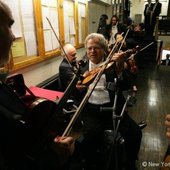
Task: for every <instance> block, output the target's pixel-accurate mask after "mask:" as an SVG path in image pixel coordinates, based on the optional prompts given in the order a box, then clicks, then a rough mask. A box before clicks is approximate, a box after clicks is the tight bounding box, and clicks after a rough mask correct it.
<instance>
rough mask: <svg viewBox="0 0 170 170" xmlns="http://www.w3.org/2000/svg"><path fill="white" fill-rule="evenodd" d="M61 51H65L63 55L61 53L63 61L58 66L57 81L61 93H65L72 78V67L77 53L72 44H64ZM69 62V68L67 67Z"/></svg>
mask: <svg viewBox="0 0 170 170" xmlns="http://www.w3.org/2000/svg"><path fill="white" fill-rule="evenodd" d="M63 49H64V51H65V54H64V53H62V57H63V60H62V62H61V64H60V66H59V81H60V90H61V91H65V89H66V88H67V86H68V85H69V83H70V81H71V80H72V78H73V76H74V73H73V71H72V67H73V66H74V65H75V64H76V54H77V51H76V49H75V47H74V46H73V45H72V44H66V45H65V46H64V47H63ZM66 55H67V56H66ZM68 60H69V61H68ZM69 62H70V64H71V66H70V65H69Z"/></svg>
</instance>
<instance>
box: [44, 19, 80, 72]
mask: <svg viewBox="0 0 170 170" xmlns="http://www.w3.org/2000/svg"><path fill="white" fill-rule="evenodd" d="M46 19H47V21H48V23H49V25H50V27H51V29H52V31H53V33H54V35H55V37H56V39H57V41H58V43H59V44H60V48H61V50H62V52H63V53H64V55H65V56H66V59H67V61H68V63H69V66H70V67H71V68H72V67H73V66H72V65H71V63H70V61H69V58H68V56H67V54H66V52H65V50H64V48H63V45H62V44H61V42H60V39H59V38H58V36H57V34H56V32H55V30H54V27H53V26H52V24H51V22H50V20H49V18H48V17H46ZM76 69H77V67H76ZM72 71H73V72H74V73H75V70H74V69H72ZM75 74H76V73H75Z"/></svg>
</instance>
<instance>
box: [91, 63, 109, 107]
mask: <svg viewBox="0 0 170 170" xmlns="http://www.w3.org/2000/svg"><path fill="white" fill-rule="evenodd" d="M101 63H102V62H101ZM101 63H99V64H94V63H92V62H91V61H90V62H89V71H90V70H92V69H93V68H95V67H97V66H99V65H100V64H101ZM92 86H93V83H92V84H91V85H90V86H89V88H92ZM88 102H89V103H91V104H96V105H102V104H106V103H109V102H110V97H109V92H108V91H107V89H106V76H105V74H103V75H102V76H101V78H100V80H99V82H98V83H97V85H96V87H95V89H94V90H93V92H92V94H91V96H90V98H89V100H88Z"/></svg>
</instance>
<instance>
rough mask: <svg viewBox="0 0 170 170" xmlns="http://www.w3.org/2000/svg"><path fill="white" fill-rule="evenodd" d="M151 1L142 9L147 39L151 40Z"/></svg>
mask: <svg viewBox="0 0 170 170" xmlns="http://www.w3.org/2000/svg"><path fill="white" fill-rule="evenodd" d="M151 2H152V0H148V3H147V4H146V5H145V9H144V24H145V32H146V34H147V36H149V38H152V36H153V33H152V31H151V23H152V20H151V14H152V10H153V4H152V3H151Z"/></svg>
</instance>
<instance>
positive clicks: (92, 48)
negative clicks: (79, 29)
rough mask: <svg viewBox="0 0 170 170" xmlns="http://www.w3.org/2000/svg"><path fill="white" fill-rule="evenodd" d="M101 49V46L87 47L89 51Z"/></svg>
mask: <svg viewBox="0 0 170 170" xmlns="http://www.w3.org/2000/svg"><path fill="white" fill-rule="evenodd" d="M101 49H102V48H101V47H88V48H87V50H88V51H99V50H101Z"/></svg>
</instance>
